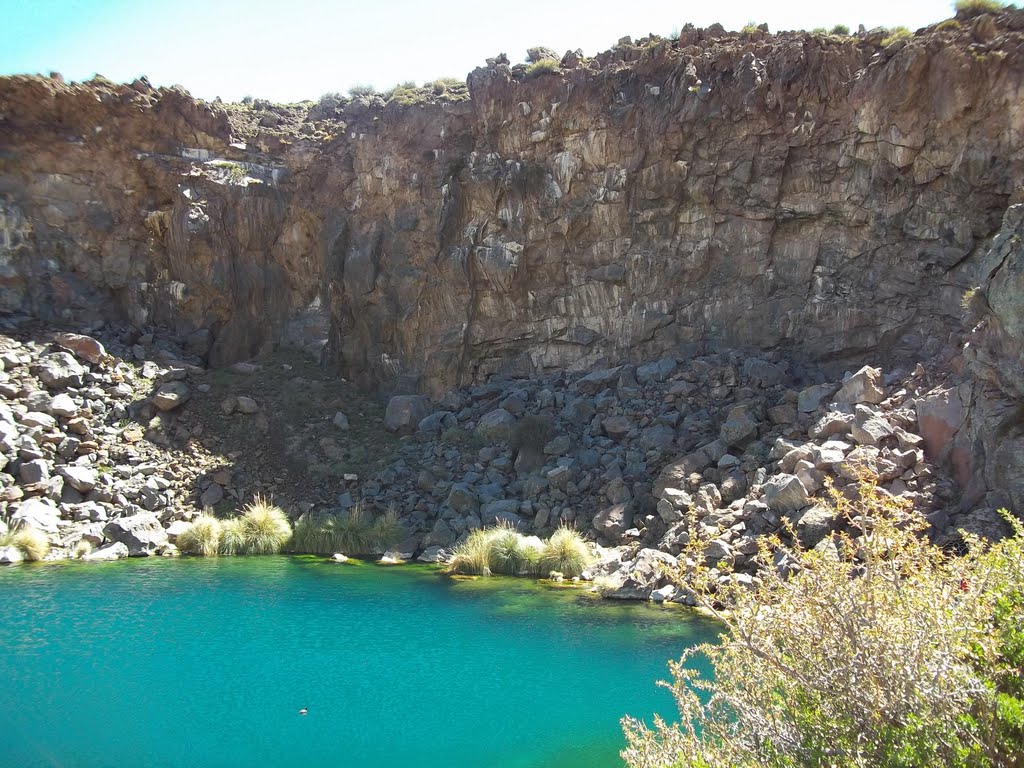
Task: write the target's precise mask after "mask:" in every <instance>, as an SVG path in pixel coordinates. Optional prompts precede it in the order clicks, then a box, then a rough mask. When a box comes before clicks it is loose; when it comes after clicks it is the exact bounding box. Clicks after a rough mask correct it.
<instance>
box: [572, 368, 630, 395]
mask: <svg viewBox="0 0 1024 768" xmlns="http://www.w3.org/2000/svg"><path fill="white" fill-rule="evenodd" d="M620 373H622V366H621V365H620V366H617V367H615V368H605V369H603V370H600V371H594V372H593V373H588V374H587V375H586V376H584V377H583V378H582V379H580V380H579V381H577V382H576V391H577V392H579V393H580V394H582V395H596V394H597V393H598V392H601V391H603V390H605V389H609V388H610V387H614V386H615V385H616V383H618V380H619V374H620Z"/></svg>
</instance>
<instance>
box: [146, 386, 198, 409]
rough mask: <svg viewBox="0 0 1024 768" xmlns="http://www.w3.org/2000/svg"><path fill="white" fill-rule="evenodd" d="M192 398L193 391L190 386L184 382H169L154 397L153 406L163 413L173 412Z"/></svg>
mask: <svg viewBox="0 0 1024 768" xmlns="http://www.w3.org/2000/svg"><path fill="white" fill-rule="evenodd" d="M191 397H192V390H191V389H189V387H188V384H186V383H185V382H183V381H169V382H167V383H166V384H164V385H163V386H162V387H160V389H158V390H157V391H156V394H155V395H153V405H155V406H156V407H157V408H159V409H160V410H161V411H173V410H174V409H175V408H180V407H181V406H183V405H184V404H185V403H186V402H188V400H189V398H191Z"/></svg>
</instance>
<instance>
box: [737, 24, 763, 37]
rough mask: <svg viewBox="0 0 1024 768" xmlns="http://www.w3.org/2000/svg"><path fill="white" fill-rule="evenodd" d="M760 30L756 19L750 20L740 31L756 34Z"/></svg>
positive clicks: (745, 33) (746, 33)
mask: <svg viewBox="0 0 1024 768" xmlns="http://www.w3.org/2000/svg"><path fill="white" fill-rule="evenodd" d="M758 31H759V30H758V28H757V22H756V21H748V22H747V23H746V24H745V25H744V27H743V29H741V30H740V32H741V33H742V34H744V35H755V34H757V32H758Z"/></svg>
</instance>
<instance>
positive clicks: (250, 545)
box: [238, 496, 292, 555]
mask: <svg viewBox="0 0 1024 768" xmlns="http://www.w3.org/2000/svg"><path fill="white" fill-rule="evenodd" d="M238 520H240V521H241V522H240V527H241V533H242V540H243V542H244V543H243V547H242V548H243V551H244V553H245V554H247V555H276V554H277V553H278V552H280V551H281V550H282V549H283V548H284V545H285V544H287V543H288V540H289V539H290V538H291V537H292V527H291V525H290V524H289V523H288V517H287V515H285V513H284V510H283V509H281V508H280V507H278V506H275V505H273V504H271V503H270V502H269V501H267V500H266V499H265V498H263V497H262V496H257V497H256V498H255V499H253V500H252V502H250V503H249V505H248V506H247V507H246V508H245V511H244V512H243V514H242V516H241V517H240V518H238Z"/></svg>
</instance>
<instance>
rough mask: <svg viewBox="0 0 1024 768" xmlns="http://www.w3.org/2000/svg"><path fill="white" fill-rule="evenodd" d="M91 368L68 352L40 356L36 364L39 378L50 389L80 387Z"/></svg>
mask: <svg viewBox="0 0 1024 768" xmlns="http://www.w3.org/2000/svg"><path fill="white" fill-rule="evenodd" d="M88 372H89V369H88V368H86V367H85V366H84V365H82V364H81V363H79V362H78V361H77V360H75V358H74V357H72V356H71V355H70V354H68V353H67V352H53V353H52V354H49V355H46V356H44V357H42V358H40V360H39V362H38V363H37V364H36V366H35V373H36V375H37V376H38V377H39V380H40V381H42V382H43V384H45V385H46V386H48V387H49V388H50V389H67V388H68V387H80V386H82V382H83V381H84V379H85V374H87V373H88Z"/></svg>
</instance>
